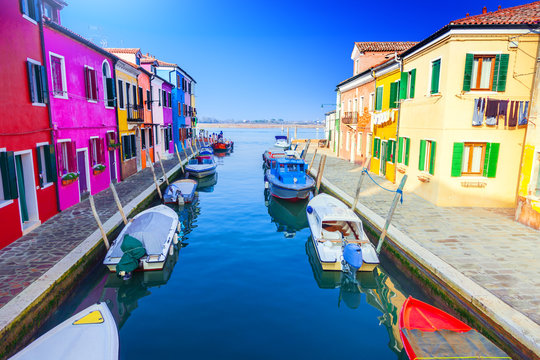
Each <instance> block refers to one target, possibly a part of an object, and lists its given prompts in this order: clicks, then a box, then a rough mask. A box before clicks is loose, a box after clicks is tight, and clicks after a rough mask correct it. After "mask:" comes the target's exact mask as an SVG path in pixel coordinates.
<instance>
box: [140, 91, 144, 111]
mask: <svg viewBox="0 0 540 360" xmlns="http://www.w3.org/2000/svg"><path fill="white" fill-rule="evenodd" d="M143 100H144V99H143V88H142V87H140V86H139V108H140V109H142V108H143Z"/></svg>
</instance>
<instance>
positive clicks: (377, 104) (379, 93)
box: [375, 86, 383, 111]
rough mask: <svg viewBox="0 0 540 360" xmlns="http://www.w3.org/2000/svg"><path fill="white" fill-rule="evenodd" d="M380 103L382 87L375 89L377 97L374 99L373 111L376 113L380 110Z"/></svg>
mask: <svg viewBox="0 0 540 360" xmlns="http://www.w3.org/2000/svg"><path fill="white" fill-rule="evenodd" d="M382 102H383V87H382V86H379V87H377V95H376V97H375V110H377V111H380V110H382Z"/></svg>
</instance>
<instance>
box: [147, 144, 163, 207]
mask: <svg viewBox="0 0 540 360" xmlns="http://www.w3.org/2000/svg"><path fill="white" fill-rule="evenodd" d="M146 157H147V159H148V161H147V162H146V163H147V164H148V163H150V169H151V170H152V177H153V178H154V184H156V189H157V192H158V195H159V198H160V199H161V200H163V195H161V189H160V188H159V184H158V182H157V178H156V171H155V170H154V164H152V160H151V159H150V154H149V153H148V149H146Z"/></svg>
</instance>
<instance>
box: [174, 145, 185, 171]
mask: <svg viewBox="0 0 540 360" xmlns="http://www.w3.org/2000/svg"><path fill="white" fill-rule="evenodd" d="M174 150H175V152H176V157H177V158H178V162H179V163H180V170H182V172H184V165H183V164H182V157H181V156H180V153H179V152H178V146H177V145H176V144H174Z"/></svg>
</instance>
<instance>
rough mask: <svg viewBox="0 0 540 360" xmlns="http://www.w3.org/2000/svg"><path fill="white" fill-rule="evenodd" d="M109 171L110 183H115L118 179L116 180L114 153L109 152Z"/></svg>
mask: <svg viewBox="0 0 540 360" xmlns="http://www.w3.org/2000/svg"><path fill="white" fill-rule="evenodd" d="M109 171H110V172H111V182H112V183H117V182H118V179H117V178H116V151H115V150H110V151H109Z"/></svg>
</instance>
